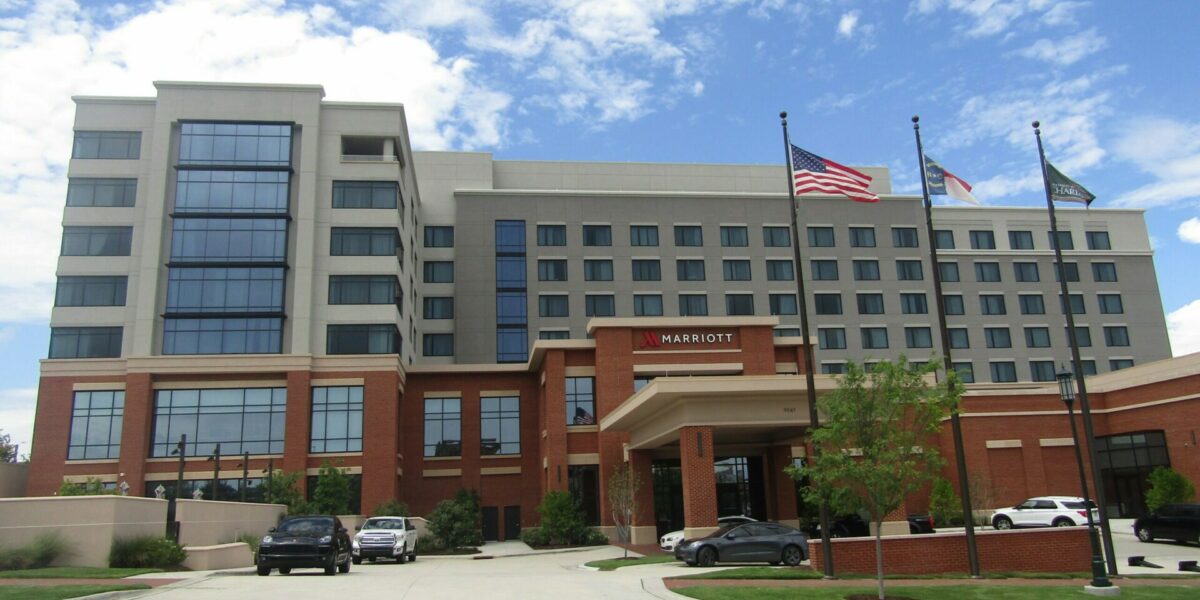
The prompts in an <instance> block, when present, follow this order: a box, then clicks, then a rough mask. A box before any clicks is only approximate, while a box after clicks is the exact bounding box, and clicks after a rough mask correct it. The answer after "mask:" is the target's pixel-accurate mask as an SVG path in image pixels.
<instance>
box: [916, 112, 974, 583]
mask: <svg viewBox="0 0 1200 600" xmlns="http://www.w3.org/2000/svg"><path fill="white" fill-rule="evenodd" d="M920 121H921V117H919V116H916V115H913V118H912V122H913V133H914V134H916V136H917V163H918V166H919V168H920V169H921V194H922V195H923V196H924V198H925V231H926V235H927V236H928V237H929V260H930V263H932V265H933V269H932V270H933V294H934V297H935V300H936V304H937V316H938V327H940V328H941V338H942V364H943V366H944V367H945V369H946V387H948V388H949V389H950V390H951V391H953V390H954V382H953V381H952V380H951V379H950V372H951V369H953V368H954V363H953V361H952V360H951V359H950V333H949V330H947V329H946V306H945V304H944V302H945V301H944V300H943V298H942V273H941V267H940V264H939V263H938V255H937V240H936V238H935V236H934V231H933V202H932V201H931V200H930V199H929V182H928V178H927V177H926V173H925V148H924V147H923V146H922V145H921V124H920ZM950 429H951V430H952V431H953V432H954V455H955V461H954V462H955V465H956V467H957V471H958V493H959V498H960V499H961V500H962V511H963V517H964V519H963V521H964V524H965V525H966V533H967V563H968V564H969V565H970V569H971V577H972V578H979V577H980V574H979V552H978V550H977V549H976V547H975V513H974V511H972V509H971V486H970V482H969V481H968V480H967V454H966V450H964V448H963V433H962V420H961V419H960V418H959V416H958V406H957V405H955V407H954V408H953V409H951V410H950Z"/></svg>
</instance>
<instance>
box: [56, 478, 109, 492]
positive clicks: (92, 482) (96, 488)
mask: <svg viewBox="0 0 1200 600" xmlns="http://www.w3.org/2000/svg"><path fill="white" fill-rule="evenodd" d="M120 493H121V492H120V491H118V490H117V489H116V488H113V489H107V488H105V487H104V482H102V481H100V480H99V479H96V478H95V477H88V478H87V482H86V483H71V482H69V481H64V482H62V485H60V486H58V492H57V494H58V495H59V496H116V495H117V494H120Z"/></svg>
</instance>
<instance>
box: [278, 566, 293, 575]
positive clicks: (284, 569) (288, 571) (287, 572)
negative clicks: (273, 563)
mask: <svg viewBox="0 0 1200 600" xmlns="http://www.w3.org/2000/svg"><path fill="white" fill-rule="evenodd" d="M279 574H280V575H291V574H292V568H291V567H279Z"/></svg>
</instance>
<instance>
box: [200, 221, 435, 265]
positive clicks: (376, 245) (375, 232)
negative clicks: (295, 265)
mask: <svg viewBox="0 0 1200 600" xmlns="http://www.w3.org/2000/svg"><path fill="white" fill-rule="evenodd" d="M189 220H193V219H189ZM176 223H178V221H176ZM285 231H286V230H285ZM426 231H428V228H426ZM426 237H428V235H426ZM280 242H282V243H286V238H285V239H283V240H280V241H279V242H277V243H276V245H278V246H280V247H279V248H278V250H279V251H278V256H279V257H280V258H281V259H282V257H283V256H284V251H285V247H284V246H283V245H281V244H280ZM399 248H400V231H399V230H397V229H395V228H392V227H333V228H331V229H330V235H329V255H330V256H396V255H397V250H398V249H399Z"/></svg>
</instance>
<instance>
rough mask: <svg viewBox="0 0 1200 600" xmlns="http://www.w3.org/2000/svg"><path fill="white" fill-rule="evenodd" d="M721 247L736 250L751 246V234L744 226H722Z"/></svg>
mask: <svg viewBox="0 0 1200 600" xmlns="http://www.w3.org/2000/svg"><path fill="white" fill-rule="evenodd" d="M721 245H722V246H724V247H726V248H734V247H741V246H749V245H750V233H749V232H748V231H747V230H746V226H744V225H722V226H721Z"/></svg>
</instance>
